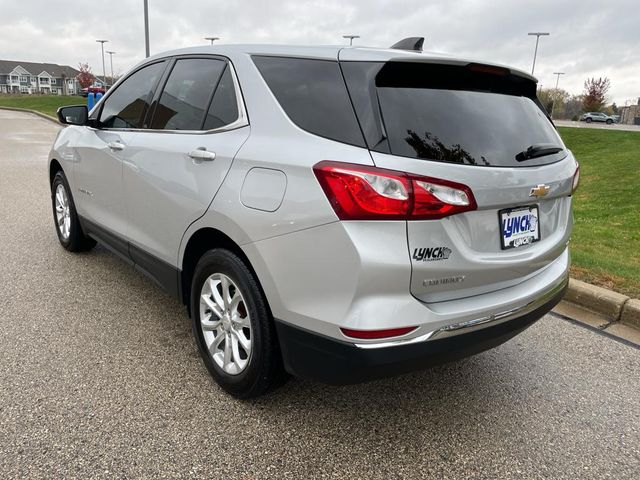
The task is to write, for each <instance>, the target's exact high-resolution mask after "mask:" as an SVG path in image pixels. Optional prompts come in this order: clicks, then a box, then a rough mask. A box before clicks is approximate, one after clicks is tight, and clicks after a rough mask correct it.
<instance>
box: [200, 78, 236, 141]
mask: <svg viewBox="0 0 640 480" xmlns="http://www.w3.org/2000/svg"><path fill="white" fill-rule="evenodd" d="M237 119H238V99H237V97H236V90H235V87H234V85H233V76H232V75H231V69H230V68H229V67H228V66H227V67H226V68H225V70H224V73H223V74H222V78H221V79H220V82H219V83H218V88H216V93H215V94H214V95H213V100H211V105H210V106H209V111H208V112H207V118H206V119H205V121H204V129H205V130H213V129H215V128H221V127H224V126H225V125H229V124H231V123H233V122H235V121H236V120H237Z"/></svg>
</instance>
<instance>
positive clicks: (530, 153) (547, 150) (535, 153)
mask: <svg viewBox="0 0 640 480" xmlns="http://www.w3.org/2000/svg"><path fill="white" fill-rule="evenodd" d="M562 150H564V148H562V147H559V146H558V145H554V144H553V143H536V144H535V145H531V146H530V147H529V148H527V149H526V150H525V151H524V152H520V153H519V154H517V155H516V160H517V161H518V162H524V161H525V160H530V159H532V158H538V157H544V156H545V155H553V154H554V153H558V152H561V151H562Z"/></svg>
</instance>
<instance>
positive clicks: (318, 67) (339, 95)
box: [253, 56, 365, 147]
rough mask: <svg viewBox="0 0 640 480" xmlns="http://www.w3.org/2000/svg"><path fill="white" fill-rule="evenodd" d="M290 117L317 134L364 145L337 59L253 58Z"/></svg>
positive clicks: (304, 128)
mask: <svg viewBox="0 0 640 480" xmlns="http://www.w3.org/2000/svg"><path fill="white" fill-rule="evenodd" d="M253 61H254V63H255V64H256V66H257V67H258V70H259V71H260V73H261V74H262V77H263V78H264V79H265V81H266V82H267V85H268V86H269V88H270V89H271V91H272V92H273V94H274V96H275V97H276V99H277V100H278V103H280V106H281V107H282V109H283V110H284V111H285V113H286V114H287V116H288V117H289V118H290V119H291V121H292V122H293V123H295V124H296V125H297V126H298V127H300V128H302V129H303V130H306V131H308V132H310V133H313V134H315V135H319V136H321V137H325V138H329V139H331V140H336V141H338V142H343V143H348V144H351V145H357V146H360V147H364V146H365V144H364V139H363V137H362V132H361V131H360V127H359V126H358V120H357V118H356V116H355V113H354V111H353V107H352V106H351V101H350V100H349V94H348V93H347V89H346V86H345V83H344V79H343V77H342V73H341V71H340V65H339V64H338V62H334V61H330V60H309V59H302V58H283V57H261V56H255V57H253Z"/></svg>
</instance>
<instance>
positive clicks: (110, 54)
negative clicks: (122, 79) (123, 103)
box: [107, 50, 116, 86]
mask: <svg viewBox="0 0 640 480" xmlns="http://www.w3.org/2000/svg"><path fill="white" fill-rule="evenodd" d="M107 53H108V54H109V60H110V62H111V86H113V54H114V53H116V52H111V51H109V50H107Z"/></svg>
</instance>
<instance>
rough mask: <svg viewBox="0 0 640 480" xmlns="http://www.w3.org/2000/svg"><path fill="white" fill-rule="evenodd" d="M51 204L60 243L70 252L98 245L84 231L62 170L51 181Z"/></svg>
mask: <svg viewBox="0 0 640 480" xmlns="http://www.w3.org/2000/svg"><path fill="white" fill-rule="evenodd" d="M51 206H52V208H53V222H54V225H55V227H56V233H57V234H58V240H59V241H60V245H62V246H63V247H64V248H65V249H67V250H69V251H70V252H81V251H84V250H90V249H91V248H93V247H94V246H95V245H96V241H95V240H94V239H92V238H89V237H87V236H85V234H84V232H83V231H82V226H81V225H80V220H78V213H77V212H76V205H75V203H74V201H73V196H72V195H71V189H70V188H69V182H68V181H67V177H66V176H65V175H64V173H63V172H62V171H59V172H57V173H56V174H55V176H54V177H53V182H52V183H51Z"/></svg>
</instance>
